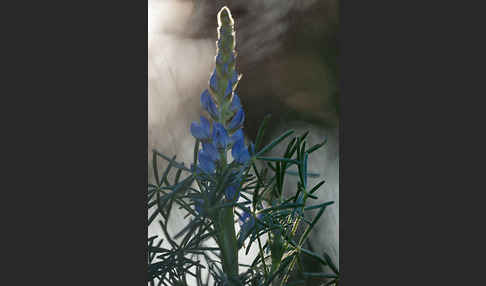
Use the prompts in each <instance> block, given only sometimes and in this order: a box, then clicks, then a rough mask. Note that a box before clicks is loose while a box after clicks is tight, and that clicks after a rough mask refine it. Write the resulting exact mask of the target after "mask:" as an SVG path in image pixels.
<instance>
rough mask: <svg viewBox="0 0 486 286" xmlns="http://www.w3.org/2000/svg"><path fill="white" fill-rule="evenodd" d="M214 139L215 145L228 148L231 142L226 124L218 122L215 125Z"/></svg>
mask: <svg viewBox="0 0 486 286" xmlns="http://www.w3.org/2000/svg"><path fill="white" fill-rule="evenodd" d="M212 139H213V143H214V146H216V147H217V148H221V149H226V146H227V145H228V143H230V142H229V141H230V139H229V137H228V132H227V131H226V129H225V128H224V126H223V125H222V124H221V123H219V122H216V123H214V125H213V137H212Z"/></svg>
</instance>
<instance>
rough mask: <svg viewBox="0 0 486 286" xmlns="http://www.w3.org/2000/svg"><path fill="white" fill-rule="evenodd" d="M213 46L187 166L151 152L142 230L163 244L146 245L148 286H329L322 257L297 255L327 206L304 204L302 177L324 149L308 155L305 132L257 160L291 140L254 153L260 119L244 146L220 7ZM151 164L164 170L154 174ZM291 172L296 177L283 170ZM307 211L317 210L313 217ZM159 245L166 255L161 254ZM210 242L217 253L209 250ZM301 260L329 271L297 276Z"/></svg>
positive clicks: (331, 269)
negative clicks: (291, 188) (172, 224)
mask: <svg viewBox="0 0 486 286" xmlns="http://www.w3.org/2000/svg"><path fill="white" fill-rule="evenodd" d="M216 46H217V54H216V57H215V63H216V64H215V69H214V71H213V72H212V74H211V76H210V79H209V85H208V88H207V89H206V90H204V91H203V92H202V94H201V106H202V107H203V109H204V112H205V115H204V116H201V117H200V120H199V121H198V122H193V123H192V124H191V126H190V132H191V134H192V136H194V138H195V146H194V162H193V163H192V164H191V165H190V167H187V166H186V165H185V164H184V163H182V162H178V161H176V157H175V156H174V157H172V158H170V157H168V156H166V155H164V154H161V153H159V152H158V151H156V150H153V162H152V164H153V172H154V178H155V183H154V184H149V186H148V198H147V202H148V208H149V209H151V208H155V211H154V212H153V213H152V214H150V213H149V218H148V224H149V225H150V224H152V223H154V222H158V224H159V225H160V227H161V230H162V233H163V234H164V237H163V238H159V237H157V236H152V237H149V238H148V248H147V268H148V283H149V284H150V285H155V284H157V285H187V283H188V282H187V281H188V280H187V279H188V277H189V276H193V277H194V279H195V281H196V283H197V285H209V282H210V281H211V282H212V285H274V284H279V285H304V284H303V283H305V281H306V279H307V278H309V277H313V278H314V279H316V280H314V281H318V282H319V285H337V284H338V282H339V271H338V269H337V267H336V266H335V265H334V264H333V262H332V261H331V259H330V257H329V256H328V255H327V254H325V253H324V254H321V255H320V254H318V253H314V252H312V251H310V250H309V249H307V248H305V247H304V246H305V242H306V241H307V239H308V237H309V233H310V232H311V230H312V229H313V227H314V226H315V225H316V222H317V221H318V220H319V218H320V217H321V216H322V214H323V212H324V211H325V210H326V207H328V206H330V205H331V204H332V203H333V202H324V203H321V204H313V205H309V204H308V203H309V202H310V201H311V200H315V199H317V196H315V195H314V193H315V192H316V191H317V190H318V189H319V188H320V187H321V186H322V185H323V184H324V181H321V182H320V183H318V184H317V185H315V186H310V185H308V183H307V178H308V177H309V176H312V175H313V174H311V173H309V172H308V170H307V161H308V157H309V155H310V154H312V153H313V152H314V151H316V150H317V149H318V148H320V147H322V146H323V145H324V143H325V141H324V142H322V143H320V144H317V145H314V146H312V147H310V148H307V146H306V144H307V143H306V140H305V139H306V136H307V134H308V133H304V134H303V135H301V136H293V137H292V139H291V140H290V141H289V143H288V145H287V148H286V149H285V152H284V154H283V155H282V157H268V156H265V154H267V153H268V152H269V151H271V150H272V149H273V148H274V147H275V146H277V144H280V143H281V142H282V141H283V140H284V139H286V138H289V136H292V135H293V131H292V130H289V131H287V132H285V133H284V134H282V135H281V136H280V137H278V138H276V139H275V140H273V141H271V142H270V143H269V144H268V145H266V146H261V145H262V138H263V135H264V132H265V129H266V123H267V121H268V119H269V116H267V117H265V118H264V120H263V123H262V125H261V126H260V128H259V130H258V133H257V136H256V140H255V142H254V144H253V143H249V144H246V143H245V137H244V134H243V130H242V128H243V122H244V120H245V112H244V110H243V107H242V104H241V102H240V98H239V96H238V94H237V92H236V87H237V85H238V82H239V80H240V79H241V75H239V74H238V72H237V70H236V51H235V31H234V21H233V18H232V16H231V13H230V10H229V9H228V8H227V7H223V8H222V9H221V10H220V11H219V13H218V40H217V42H216ZM159 158H162V159H164V160H167V161H168V166H167V168H166V169H165V170H164V171H163V172H161V171H160V170H159V168H158V164H157V161H158V159H159ZM292 166H296V169H297V171H291V170H289V168H290V167H292ZM171 172H174V173H175V174H174V173H171ZM170 174H172V175H170ZM286 175H293V176H298V179H299V181H298V184H297V186H295V194H293V195H292V196H290V197H285V196H284V192H283V189H284V179H285V176H286ZM170 178H173V180H171V179H170ZM174 205H176V206H177V207H179V208H180V209H181V210H183V211H184V212H186V213H187V217H189V218H190V219H189V220H188V223H187V225H185V226H184V227H183V228H182V230H181V231H180V232H179V233H176V234H171V233H170V231H169V230H168V221H169V219H170V214H171V210H172V208H173V206H174ZM311 210H317V213H316V214H315V216H313V217H312V218H311V217H309V213H311V212H309V211H311ZM313 213H314V212H313ZM236 224H238V225H239V226H240V227H239V231H238V232H237V231H236V230H237V228H236V227H235V225H236ZM298 229H299V230H300V231H298ZM164 239H165V240H166V241H167V242H168V244H169V245H170V248H163V247H162V241H163V240H164ZM209 240H213V241H214V242H215V243H216V244H215V245H216V246H217V247H214V244H213V246H212V247H211V246H209V244H208V243H207V242H208V241H209ZM251 247H256V248H257V249H258V252H257V253H258V255H256V257H255V259H254V260H253V262H252V263H251V264H250V265H246V264H242V263H240V262H239V260H238V252H239V250H240V249H241V248H245V249H246V252H245V253H246V254H248V252H249V250H250V248H251ZM303 256H309V257H310V258H311V259H315V261H316V262H318V263H320V264H322V265H323V267H322V269H327V270H328V271H326V272H306V269H305V265H304V263H303V262H302V261H303ZM241 269H242V270H241ZM203 273H204V275H203ZM210 277H211V278H212V279H211V280H210ZM203 280H204V281H203ZM313 285H316V284H313Z"/></svg>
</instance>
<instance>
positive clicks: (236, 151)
mask: <svg viewBox="0 0 486 286" xmlns="http://www.w3.org/2000/svg"><path fill="white" fill-rule="evenodd" d="M237 139H238V140H237V141H236V142H235V143H234V144H233V148H232V149H231V156H233V158H234V159H235V161H236V162H238V163H240V164H245V163H246V162H248V161H249V160H250V153H249V152H248V148H247V147H246V146H245V141H244V139H243V138H241V137H240V138H237Z"/></svg>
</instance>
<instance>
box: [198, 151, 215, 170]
mask: <svg viewBox="0 0 486 286" xmlns="http://www.w3.org/2000/svg"><path fill="white" fill-rule="evenodd" d="M198 159H199V168H201V169H202V170H203V171H204V173H206V174H212V173H214V170H215V169H216V165H215V163H214V161H213V160H212V158H211V155H210V154H208V153H206V152H205V151H204V149H201V150H199V154H198Z"/></svg>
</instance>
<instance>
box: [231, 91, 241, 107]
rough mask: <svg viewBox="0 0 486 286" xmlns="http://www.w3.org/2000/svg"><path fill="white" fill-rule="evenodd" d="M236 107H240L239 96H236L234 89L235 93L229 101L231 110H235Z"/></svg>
mask: <svg viewBox="0 0 486 286" xmlns="http://www.w3.org/2000/svg"><path fill="white" fill-rule="evenodd" d="M238 109H241V102H240V97H239V96H238V94H236V91H235V94H234V95H233V100H232V101H231V110H232V111H236V110H238Z"/></svg>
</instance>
